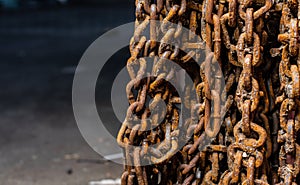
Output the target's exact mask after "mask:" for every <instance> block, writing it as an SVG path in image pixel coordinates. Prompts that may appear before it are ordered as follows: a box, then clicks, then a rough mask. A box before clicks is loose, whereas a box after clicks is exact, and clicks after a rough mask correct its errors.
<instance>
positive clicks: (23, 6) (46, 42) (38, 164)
mask: <svg viewBox="0 0 300 185" xmlns="http://www.w3.org/2000/svg"><path fill="white" fill-rule="evenodd" d="M8 1H10V4H7V0H0V6H1V8H0V56H1V59H0V60H1V62H0V84H1V89H0V184H1V185H2V184H3V185H56V184H57V185H63V184H67V185H69V184H70V185H77V184H78V185H85V184H88V182H89V181H91V180H100V179H104V178H117V177H119V176H120V175H121V171H122V166H121V165H117V164H114V163H112V162H101V156H99V155H98V154H97V153H95V152H94V151H93V150H92V149H91V148H90V147H89V146H88V144H87V143H86V142H85V141H84V139H83V138H82V136H81V135H80V132H79V130H78V128H77V125H76V122H75V119H74V115H73V110H72V80H73V75H74V72H75V69H76V66H77V64H78V62H79V60H80V58H81V56H82V54H83V53H84V51H85V50H86V49H87V48H88V46H89V45H90V44H91V43H92V42H93V41H94V40H96V39H97V38H98V37H99V36H100V35H101V34H103V33H104V32H105V31H108V30H110V29H111V28H114V27H116V26H119V25H122V24H125V23H128V22H131V21H133V20H134V1H133V0H130V1H126V0H104V1H101V0H98V1H97V0H88V1H87V0H84V1H83V0H71V1H68V2H65V1H56V0H18V1H17V0H16V1H15V2H16V3H11V2H13V0H8ZM117 57H118V61H120V62H122V61H123V62H124V63H126V57H125V55H122V54H120V55H119V56H117ZM124 63H120V65H124ZM99 142H103V143H105V138H99ZM107 147H109V143H107Z"/></svg>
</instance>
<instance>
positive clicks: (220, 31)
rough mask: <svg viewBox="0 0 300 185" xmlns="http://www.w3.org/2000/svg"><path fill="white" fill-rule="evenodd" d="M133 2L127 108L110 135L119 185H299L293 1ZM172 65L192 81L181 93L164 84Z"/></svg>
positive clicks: (298, 60)
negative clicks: (117, 152)
mask: <svg viewBox="0 0 300 185" xmlns="http://www.w3.org/2000/svg"><path fill="white" fill-rule="evenodd" d="M135 6H136V22H135V32H134V35H133V37H132V38H131V40H130V46H129V49H130V53H131V57H130V58H129V59H128V61H127V69H128V73H129V76H130V78H131V81H130V82H129V83H128V84H127V87H126V93H127V98H128V102H129V107H128V110H127V114H126V118H125V120H124V122H123V124H122V126H121V128H120V130H119V133H118V136H117V141H118V144H119V145H120V146H121V147H122V148H123V149H124V155H125V160H126V161H125V164H126V165H125V170H124V173H123V174H122V178H121V181H122V185H134V184H139V185H148V184H161V185H165V184H170V185H171V184H193V185H197V184H202V185H214V184H218V185H223V184H224V185H227V184H242V185H254V184H255V185H256V184H261V185H268V184H270V185H276V184H277V185H296V184H299V170H300V169H299V168H300V166H299V165H300V145H299V143H300V142H299V141H300V139H299V137H297V136H298V135H299V129H300V99H299V97H300V81H299V73H300V54H299V52H300V51H299V44H298V42H299V40H300V39H299V31H298V28H299V27H300V23H299V19H300V2H299V1H296V0H275V1H273V0H203V1H198V0H136V2H135ZM158 22H160V23H161V25H158ZM171 24H174V25H176V26H174V25H173V26H172V25H171ZM184 28H186V29H189V31H190V32H189V34H186V33H185V32H184V31H183V29H184ZM147 29H149V33H148V32H147ZM183 50H184V51H183ZM168 61H171V62H174V63H175V64H177V65H178V66H179V67H178V66H177V67H176V66H175V65H174V66H173V65H171V66H170V65H167V64H168ZM149 68H151V71H150V72H148V71H147V69H149ZM179 68H181V69H183V70H185V71H187V73H188V74H189V76H190V78H191V79H192V82H193V83H192V84H188V83H185V86H184V87H183V92H184V96H183V97H181V96H180V93H179V92H177V90H176V89H175V88H174V87H173V85H172V84H178V83H179V82H178V81H180V79H181V78H182V76H181V75H180V70H181V69H179ZM211 74H213V75H214V77H213V78H212V76H211ZM222 79H224V81H225V84H224V85H222ZM194 92H195V93H194ZM162 104H164V105H165V107H164V106H162ZM178 105H182V107H181V108H179V106H178ZM182 113H186V114H184V115H185V116H184V117H180V115H182ZM183 141H184V142H185V143H184V145H183V146H181V145H180V143H181V142H183ZM134 146H139V147H134ZM143 164H152V165H143ZM297 180H298V181H297Z"/></svg>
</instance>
